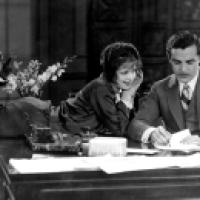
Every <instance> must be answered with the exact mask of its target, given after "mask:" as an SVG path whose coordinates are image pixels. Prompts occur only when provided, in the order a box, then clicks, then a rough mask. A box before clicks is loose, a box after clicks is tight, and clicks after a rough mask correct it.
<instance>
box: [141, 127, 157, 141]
mask: <svg viewBox="0 0 200 200" xmlns="http://www.w3.org/2000/svg"><path fill="white" fill-rule="evenodd" d="M155 129H156V128H155V127H150V128H148V129H146V130H145V131H144V132H143V134H142V138H141V141H142V142H143V143H149V138H150V136H151V133H152V132H153V131H154V130H155Z"/></svg>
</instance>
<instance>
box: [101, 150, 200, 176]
mask: <svg viewBox="0 0 200 200" xmlns="http://www.w3.org/2000/svg"><path fill="white" fill-rule="evenodd" d="M171 167H180V168H191V167H200V154H197V155H190V156H179V157H177V156H176V157H147V156H133V157H125V158H119V157H118V158H113V159H110V162H104V163H101V164H100V168H101V169H102V170H103V171H105V172H106V173H107V174H115V173H122V172H129V171H141V170H151V169H161V168H171Z"/></svg>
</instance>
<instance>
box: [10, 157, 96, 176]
mask: <svg viewBox="0 0 200 200" xmlns="http://www.w3.org/2000/svg"><path fill="white" fill-rule="evenodd" d="M9 164H10V165H11V166H12V167H13V168H14V169H15V170H16V171H17V172H19V173H22V174H30V173H31V174H34V173H53V172H70V171H79V170H80V171H81V170H82V171H84V170H90V171H91V170H97V169H98V166H97V165H96V164H95V162H87V159H86V158H84V157H58V158H53V157H41V158H37V159H36V158H34V159H10V160H9Z"/></svg>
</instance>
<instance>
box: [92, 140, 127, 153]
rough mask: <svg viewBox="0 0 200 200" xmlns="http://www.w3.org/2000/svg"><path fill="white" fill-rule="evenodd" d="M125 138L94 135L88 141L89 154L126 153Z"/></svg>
mask: <svg viewBox="0 0 200 200" xmlns="http://www.w3.org/2000/svg"><path fill="white" fill-rule="evenodd" d="M126 146H127V140H126V138H120V137H96V138H93V139H91V140H90V141H89V151H88V155H89V156H103V155H107V154H110V155H112V156H125V155H126Z"/></svg>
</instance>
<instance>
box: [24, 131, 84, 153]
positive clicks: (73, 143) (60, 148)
mask: <svg viewBox="0 0 200 200" xmlns="http://www.w3.org/2000/svg"><path fill="white" fill-rule="evenodd" d="M49 133H50V134H49V135H47V134H45V136H42V134H40V136H39V135H34V134H30V135H25V136H26V139H27V141H28V144H29V145H30V147H31V149H32V150H33V151H36V152H63V153H67V154H77V153H79V152H80V151H81V139H80V138H79V137H74V136H71V135H69V134H63V133H61V132H58V131H50V132H49ZM38 136H39V137H38Z"/></svg>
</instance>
